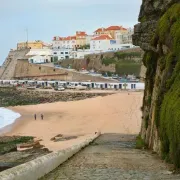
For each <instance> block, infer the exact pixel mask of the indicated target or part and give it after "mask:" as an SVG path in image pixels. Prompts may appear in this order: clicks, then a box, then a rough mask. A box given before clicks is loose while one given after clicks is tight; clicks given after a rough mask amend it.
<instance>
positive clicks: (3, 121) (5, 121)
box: [0, 107, 21, 130]
mask: <svg viewBox="0 0 180 180" xmlns="http://www.w3.org/2000/svg"><path fill="white" fill-rule="evenodd" d="M20 116H21V115H20V114H19V113H16V112H13V111H11V110H9V109H6V108H1V107H0V130H1V129H2V128H4V127H5V126H8V125H10V124H12V123H14V121H15V120H16V119H17V118H19V117H20Z"/></svg>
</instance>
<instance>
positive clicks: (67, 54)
mask: <svg viewBox="0 0 180 180" xmlns="http://www.w3.org/2000/svg"><path fill="white" fill-rule="evenodd" d="M53 58H57V59H58V60H64V59H70V58H73V56H72V49H62V48H61V49H53Z"/></svg>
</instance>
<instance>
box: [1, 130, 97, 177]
mask: <svg viewBox="0 0 180 180" xmlns="http://www.w3.org/2000/svg"><path fill="white" fill-rule="evenodd" d="M99 135H100V133H96V134H93V135H91V137H89V138H87V139H86V140H84V141H83V142H80V143H77V144H76V145H73V146H72V147H70V148H67V149H64V150H60V151H57V152H52V153H50V154H48V155H45V156H42V157H39V158H37V159H35V160H32V161H30V162H27V163H25V164H22V165H20V166H16V167H14V168H11V169H8V170H6V171H3V172H1V173H0V179H1V180H12V179H13V180H25V179H26V180H32V179H33V180H38V179H39V178H41V177H43V176H44V175H46V174H47V173H49V172H51V171H52V170H54V169H55V168H57V167H58V166H59V165H61V164H62V163H64V162H65V161H67V160H68V159H69V158H70V157H72V156H73V155H75V154H76V153H78V152H79V151H80V150H81V149H83V148H84V147H86V146H88V145H89V144H90V143H92V142H93V141H94V140H95V139H96V138H97V137H98V136H99Z"/></svg>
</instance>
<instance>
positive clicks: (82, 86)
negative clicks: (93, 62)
mask: <svg viewBox="0 0 180 180" xmlns="http://www.w3.org/2000/svg"><path fill="white" fill-rule="evenodd" d="M76 89H78V90H86V89H87V86H86V85H77V86H76Z"/></svg>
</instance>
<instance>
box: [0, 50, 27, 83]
mask: <svg viewBox="0 0 180 180" xmlns="http://www.w3.org/2000/svg"><path fill="white" fill-rule="evenodd" d="M28 52H29V49H24V50H15V51H10V52H9V54H8V57H7V58H6V60H5V61H4V63H3V65H2V66H1V68H0V79H12V78H13V76H14V72H15V67H16V64H17V60H18V59H19V58H22V57H24V56H25V55H26V54H27V53H28Z"/></svg>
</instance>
